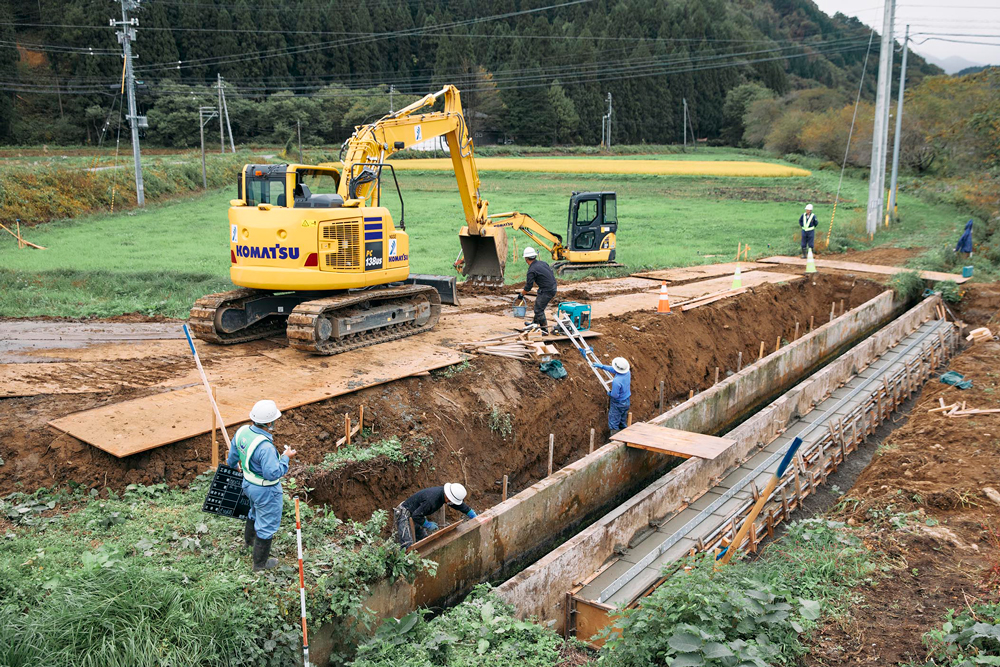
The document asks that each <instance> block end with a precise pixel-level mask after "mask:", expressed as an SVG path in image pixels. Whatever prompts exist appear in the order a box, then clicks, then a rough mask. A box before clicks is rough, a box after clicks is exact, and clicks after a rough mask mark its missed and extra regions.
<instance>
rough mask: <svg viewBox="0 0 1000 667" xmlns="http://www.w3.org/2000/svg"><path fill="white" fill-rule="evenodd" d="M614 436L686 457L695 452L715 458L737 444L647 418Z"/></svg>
mask: <svg viewBox="0 0 1000 667" xmlns="http://www.w3.org/2000/svg"><path fill="white" fill-rule="evenodd" d="M611 439H612V440H617V441H619V442H624V443H625V444H626V445H628V446H629V447H637V448H639V449H648V450H649V451H652V452H659V453H661V454H670V455H672V456H681V457H683V458H686V459H687V458H691V457H692V456H697V457H698V458H702V459H714V458H715V457H717V456H719V455H720V454H722V453H723V452H724V451H726V450H727V449H729V448H730V447H731V446H732V445H733V444H735V441H734V440H728V439H726V438H717V437H715V436H711V435H704V434H702V433H693V432H691V431H680V430H678V429H675V428H667V427H666V426H657V425H655V424H648V423H646V422H639V423H638V424H632V425H631V426H629V427H628V428H626V429H624V430H622V431H619V432H618V433H615V434H614V435H613V436H611Z"/></svg>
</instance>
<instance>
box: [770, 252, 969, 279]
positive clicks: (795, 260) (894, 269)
mask: <svg viewBox="0 0 1000 667" xmlns="http://www.w3.org/2000/svg"><path fill="white" fill-rule="evenodd" d="M758 261H760V262H761V263H764V264H785V265H788V266H805V265H806V260H804V259H802V258H801V257H785V256H782V255H776V256H774V257H768V258H766V259H761V260H758ZM815 261H816V268H818V269H836V270H839V271H854V272H855V273H875V274H879V275H884V276H891V275H893V274H895V273H906V272H907V271H913V269H908V268H905V267H902V266H883V265H881V264H863V263H861V262H842V261H839V260H836V259H819V258H816V260H815ZM920 277H921V278H923V279H924V280H935V281H945V280H954V281H955V282H956V283H964V282H966V281H968V280H970V279H969V278H963V277H962V275H961V274H958V273H941V272H940V271H921V272H920Z"/></svg>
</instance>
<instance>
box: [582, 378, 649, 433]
mask: <svg viewBox="0 0 1000 667" xmlns="http://www.w3.org/2000/svg"><path fill="white" fill-rule="evenodd" d="M660 414H661V415H662V414H663V380H660ZM590 432H591V433H593V432H594V429H590ZM593 440H594V439H593V436H591V449H593Z"/></svg>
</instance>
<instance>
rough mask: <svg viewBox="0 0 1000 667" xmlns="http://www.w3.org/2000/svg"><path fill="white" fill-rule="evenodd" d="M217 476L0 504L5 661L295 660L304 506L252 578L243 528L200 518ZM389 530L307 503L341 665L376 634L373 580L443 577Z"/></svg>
mask: <svg viewBox="0 0 1000 667" xmlns="http://www.w3.org/2000/svg"><path fill="white" fill-rule="evenodd" d="M208 481H209V478H208V476H207V475H203V476H201V477H199V478H197V480H196V481H195V482H194V483H192V485H191V487H190V488H189V489H186V490H170V489H167V488H166V487H165V485H163V484H159V485H155V486H150V487H146V486H134V485H133V486H129V487H128V488H127V490H126V491H124V492H123V493H122V494H121V495H118V494H115V493H114V492H109V493H108V495H107V497H97V492H96V491H92V492H91V493H90V494H85V493H83V492H82V490H80V489H77V490H76V491H75V492H60V493H57V494H48V493H46V492H45V490H44V489H43V490H39V491H38V492H37V493H35V494H33V495H30V496H29V495H26V494H23V493H15V494H11V495H10V496H7V497H6V498H5V499H3V500H0V512H2V513H3V515H5V516H6V517H7V519H8V520H9V521H10V522H11V524H12V525H13V528H12V529H10V530H9V531H8V533H7V535H6V538H5V539H4V540H3V542H2V544H0V665H4V666H5V667H20V666H22V665H23V666H28V665H46V666H47V667H48V666H52V667H62V666H65V667H70V666H73V667H79V666H90V665H93V666H94V667H106V666H121V667H125V666H126V665H127V666H130V667H145V666H149V667H153V666H157V667H161V666H163V665H173V666H177V667H180V666H186V665H192V666H193V665H273V666H278V665H289V664H296V661H297V660H298V656H299V655H300V654H301V653H300V652H301V640H302V635H301V628H300V626H299V623H298V615H299V614H298V608H299V594H298V568H297V566H296V556H295V533H294V527H295V520H294V519H295V517H294V503H293V502H292V500H291V499H290V498H287V497H286V499H285V506H284V514H285V515H284V517H283V520H282V528H281V531H280V532H279V533H278V534H277V535H276V538H275V541H274V554H275V555H277V556H278V557H279V558H280V559H281V565H280V566H279V567H278V568H276V569H274V570H270V571H267V572H264V573H260V574H254V573H253V572H252V571H251V563H250V557H249V553H248V550H247V549H246V548H245V547H244V546H243V524H242V523H241V522H237V521H233V520H231V519H226V518H221V517H217V516H214V515H209V514H205V513H203V512H201V505H202V502H203V500H204V497H205V493H206V491H207V484H208ZM386 521H387V515H386V513H385V512H382V511H380V512H376V513H375V514H374V515H372V518H371V519H370V520H369V521H368V522H366V523H356V522H343V521H341V520H339V519H337V517H336V516H335V515H334V514H333V512H331V511H328V510H326V509H313V508H311V507H309V506H307V505H305V504H302V532H303V535H302V540H303V544H304V545H305V547H306V549H307V550H308V553H309V557H308V558H307V559H306V561H305V568H306V571H305V577H306V581H307V582H309V595H308V598H307V600H308V618H309V624H310V626H311V627H313V628H318V627H320V626H321V625H323V624H325V623H333V624H334V631H333V633H332V636H333V638H334V641H335V642H336V645H335V646H334V654H333V657H334V659H335V660H336V661H343V660H344V659H346V657H347V656H348V655H350V654H352V653H353V650H354V646H355V645H356V644H357V643H358V642H359V641H360V639H361V638H362V637H365V636H367V634H366V633H367V632H370V628H373V626H374V618H373V615H372V614H371V612H369V611H367V610H366V609H364V607H363V605H362V602H363V601H364V600H365V599H366V598H367V597H368V594H369V589H370V587H371V586H372V585H373V584H375V583H377V582H379V581H382V580H384V579H389V580H394V579H396V578H397V577H403V578H404V579H410V580H412V578H413V577H414V576H415V575H416V573H417V572H418V571H420V570H422V569H430V570H433V568H434V565H433V563H430V562H428V561H424V560H422V559H421V558H420V557H419V555H417V554H415V553H408V552H406V551H404V550H402V549H401V548H400V547H399V546H398V545H397V544H396V543H395V542H394V541H392V540H391V539H384V538H383V537H381V535H382V533H383V528H384V526H385V524H386Z"/></svg>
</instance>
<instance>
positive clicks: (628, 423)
mask: <svg viewBox="0 0 1000 667" xmlns="http://www.w3.org/2000/svg"><path fill="white" fill-rule="evenodd" d="M625 425H626V426H631V425H632V412H631V411H629V413H628V421H626V422H625Z"/></svg>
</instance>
